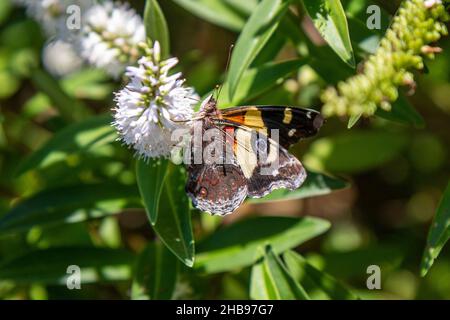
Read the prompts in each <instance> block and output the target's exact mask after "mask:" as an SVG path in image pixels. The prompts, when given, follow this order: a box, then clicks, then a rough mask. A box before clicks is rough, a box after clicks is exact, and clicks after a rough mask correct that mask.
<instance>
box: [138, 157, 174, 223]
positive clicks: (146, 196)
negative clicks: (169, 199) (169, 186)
mask: <svg viewBox="0 0 450 320" xmlns="http://www.w3.org/2000/svg"><path fill="white" fill-rule="evenodd" d="M168 168H169V160H167V159H160V160H154V159H149V160H148V161H145V160H142V159H140V160H138V161H137V163H136V178H137V182H138V186H139V191H140V193H141V197H142V200H143V201H144V205H145V211H146V212H147V216H148V219H149V221H150V222H151V223H152V224H153V225H154V224H155V223H156V221H157V219H158V213H159V203H160V200H161V192H162V190H163V186H164V182H165V178H166V176H167V173H168Z"/></svg>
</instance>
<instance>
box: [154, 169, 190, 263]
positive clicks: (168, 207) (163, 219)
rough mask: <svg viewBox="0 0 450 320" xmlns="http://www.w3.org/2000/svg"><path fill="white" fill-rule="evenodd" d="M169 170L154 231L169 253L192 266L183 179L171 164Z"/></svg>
mask: <svg viewBox="0 0 450 320" xmlns="http://www.w3.org/2000/svg"><path fill="white" fill-rule="evenodd" d="M168 170H169V172H168V175H167V177H166V181H165V183H164V187H163V191H162V193H161V199H160V203H159V215H158V220H157V221H156V223H155V224H154V225H153V229H154V230H155V231H156V233H157V234H158V236H159V238H160V239H161V241H162V242H163V243H164V244H165V245H166V246H167V248H169V249H170V251H172V252H173V253H174V254H175V255H176V256H177V257H178V258H179V259H180V260H181V261H182V262H183V263H184V264H185V265H187V266H188V267H192V266H193V264H194V252H195V246H194V236H193V233H192V224H191V212H190V209H189V200H188V198H187V196H186V192H185V190H184V185H185V183H186V177H185V174H184V172H182V171H181V170H180V168H178V167H176V166H175V165H173V164H169V168H168Z"/></svg>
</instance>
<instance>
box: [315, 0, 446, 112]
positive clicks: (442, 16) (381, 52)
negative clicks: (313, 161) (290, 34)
mask: <svg viewBox="0 0 450 320" xmlns="http://www.w3.org/2000/svg"><path fill="white" fill-rule="evenodd" d="M443 2H444V3H448V2H450V1H449V0H445V1H441V0H427V1H424V0H406V1H404V2H403V3H402V5H401V7H400V9H399V10H398V13H397V14H396V16H395V17H394V19H393V22H392V25H391V26H390V28H389V29H388V30H387V32H386V35H385V36H384V38H383V39H382V40H381V42H380V46H379V48H378V49H377V51H376V53H375V54H374V55H372V56H370V58H369V59H368V60H367V61H366V62H365V63H364V66H363V68H362V69H363V70H362V72H361V73H360V74H358V75H356V76H353V77H351V78H349V79H347V80H346V81H343V82H340V83H338V85H337V88H334V87H330V88H328V89H326V90H325V91H324V92H323V94H322V96H321V99H322V101H323V103H324V106H323V110H322V111H323V113H324V115H325V116H327V117H329V116H332V115H337V116H353V117H357V116H360V115H364V116H370V115H373V114H374V113H375V111H376V110H377V108H378V107H380V108H382V109H384V110H386V111H390V110H391V103H392V102H394V101H395V100H397V98H398V87H399V86H409V87H411V88H414V86H415V82H414V76H413V74H412V73H411V71H412V70H414V69H416V70H421V69H423V68H424V61H423V59H424V57H427V58H430V59H433V58H434V55H435V54H436V53H439V52H441V48H438V47H434V46H432V45H431V44H432V43H434V42H436V41H438V40H439V39H440V38H441V36H443V35H447V28H446V26H445V22H447V21H448V20H449V18H450V16H449V14H448V12H447V11H446V9H445V6H444V4H443Z"/></svg>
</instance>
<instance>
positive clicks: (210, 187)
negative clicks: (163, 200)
mask: <svg viewBox="0 0 450 320" xmlns="http://www.w3.org/2000/svg"><path fill="white" fill-rule="evenodd" d="M196 125H202V126H203V130H202V132H203V133H205V132H206V131H207V130H208V129H212V130H214V129H216V131H215V136H214V140H209V139H208V140H207V141H204V140H201V141H199V142H198V143H199V144H201V148H199V151H200V152H202V157H204V156H205V155H206V154H208V152H207V151H208V150H214V148H215V147H218V148H222V151H223V154H222V155H220V156H219V157H217V158H215V159H211V158H209V159H206V158H202V159H201V163H195V155H194V152H195V142H194V141H192V144H191V154H190V164H189V165H188V166H187V171H188V180H187V183H186V193H187V194H188V196H189V197H190V198H191V199H192V203H193V205H194V206H195V207H196V208H197V209H200V210H202V211H205V212H209V213H212V214H218V215H226V214H228V213H231V212H233V211H234V210H236V209H237V208H238V207H239V206H240V205H241V204H242V202H244V200H245V198H246V197H247V194H248V186H247V179H246V178H245V176H244V174H243V172H242V169H241V167H240V166H239V164H238V162H237V160H236V158H235V156H234V154H233V152H232V151H230V150H229V149H230V148H228V149H227V146H230V145H231V144H232V141H231V142H230V136H229V134H228V133H227V132H226V131H225V130H222V129H220V130H219V129H218V128H216V127H214V126H211V125H209V124H206V125H205V122H198V123H197V124H196ZM213 133H214V132H213ZM202 138H203V137H202ZM227 142H228V143H227ZM205 150H206V152H205V153H204V151H205Z"/></svg>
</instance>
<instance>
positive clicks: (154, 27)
mask: <svg viewBox="0 0 450 320" xmlns="http://www.w3.org/2000/svg"><path fill="white" fill-rule="evenodd" d="M144 24H145V32H146V34H147V38H150V39H151V40H152V41H158V42H159V43H160V45H161V55H162V57H163V58H167V57H168V56H169V53H170V37H169V28H168V27H167V22H166V18H165V17H164V14H163V12H162V10H161V7H160V6H159V4H158V1H156V0H147V1H146V3H145V13H144Z"/></svg>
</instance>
